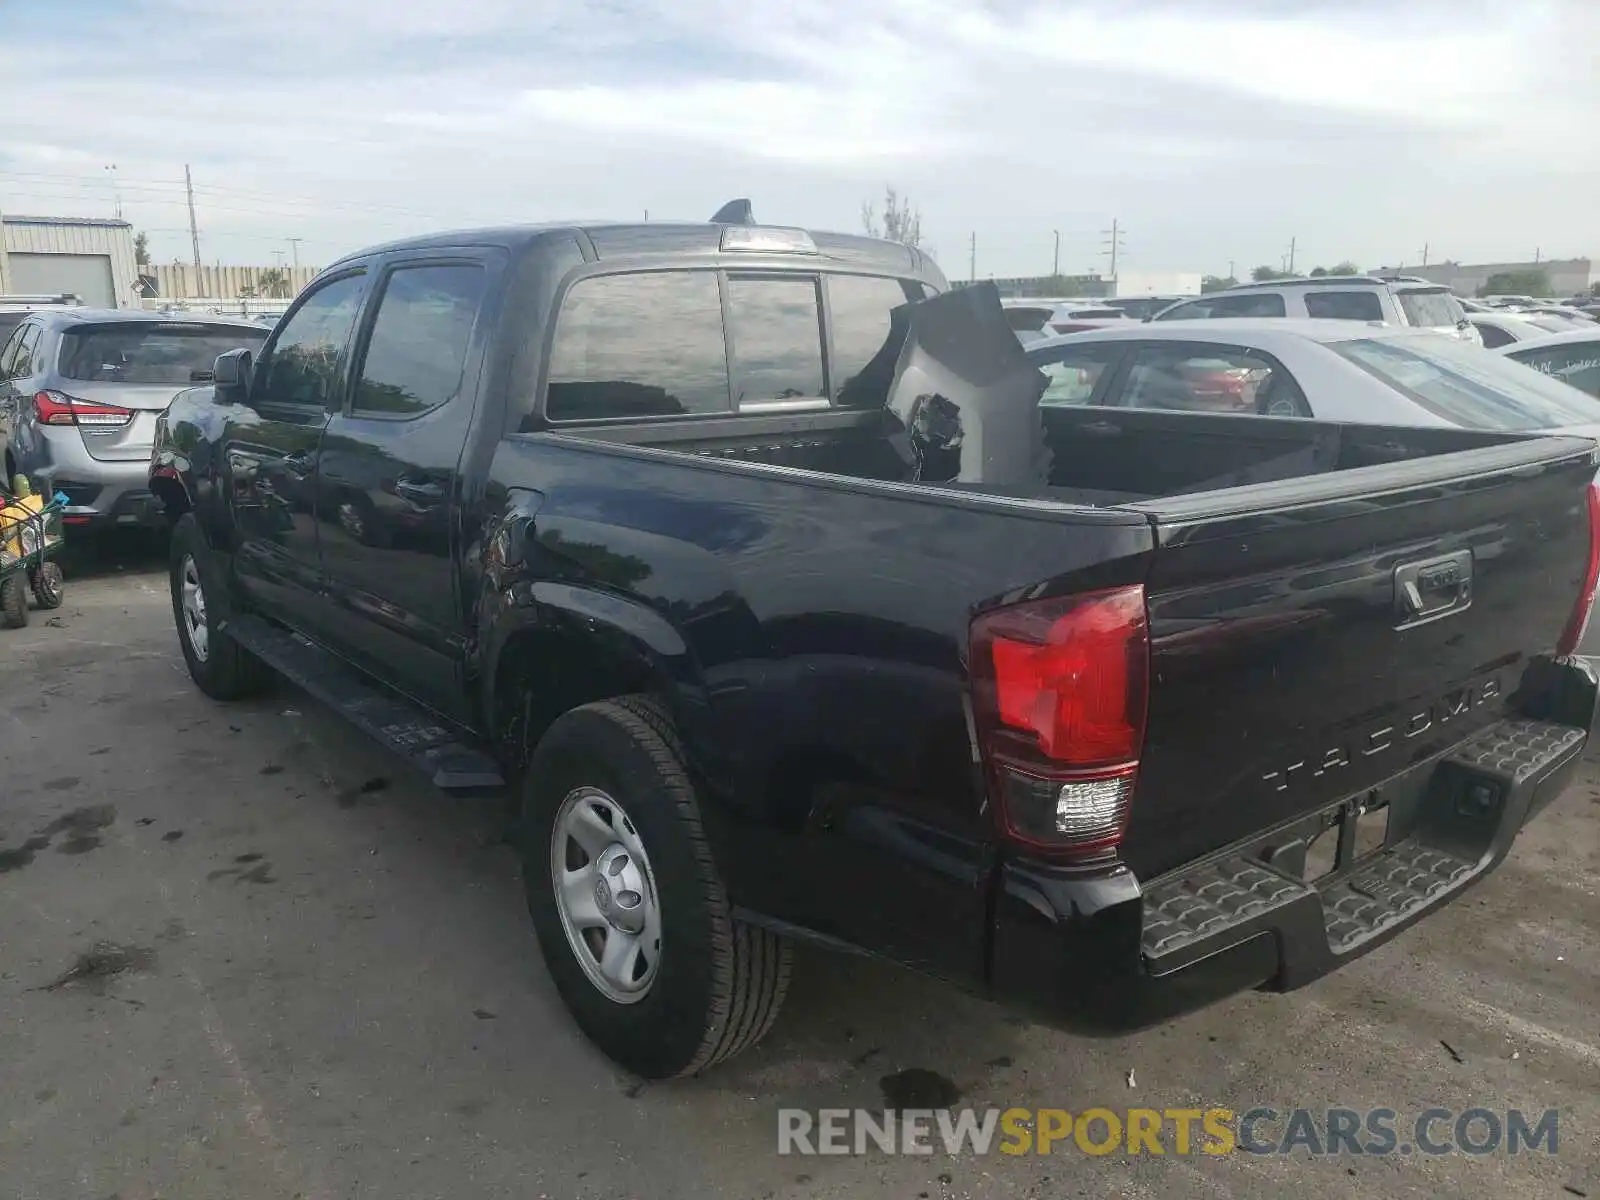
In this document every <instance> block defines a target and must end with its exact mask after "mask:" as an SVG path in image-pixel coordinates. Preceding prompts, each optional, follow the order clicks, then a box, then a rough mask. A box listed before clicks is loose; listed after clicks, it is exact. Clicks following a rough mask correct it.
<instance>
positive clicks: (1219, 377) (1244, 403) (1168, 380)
mask: <svg viewBox="0 0 1600 1200" xmlns="http://www.w3.org/2000/svg"><path fill="white" fill-rule="evenodd" d="M1274 398H1276V400H1277V401H1278V403H1277V404H1271V402H1272V401H1273V400H1274ZM1115 403H1120V404H1121V405H1123V406H1125V407H1128V408H1157V409H1165V410H1168V411H1173V412H1212V413H1236V414H1242V415H1248V416H1258V415H1262V414H1265V413H1267V412H1268V411H1269V406H1270V412H1271V415H1273V416H1289V417H1294V416H1309V415H1310V413H1309V411H1308V410H1306V409H1305V402H1304V399H1303V397H1301V396H1300V392H1299V388H1297V387H1296V386H1295V384H1294V380H1293V379H1291V378H1289V376H1288V373H1287V372H1284V371H1282V370H1280V369H1279V368H1277V367H1276V366H1275V365H1274V364H1273V362H1272V361H1271V360H1270V359H1268V358H1265V357H1263V356H1261V355H1258V354H1252V353H1250V352H1248V351H1245V350H1239V349H1234V348H1232V347H1228V346H1211V345H1207V346H1193V345H1191V346H1180V345H1167V346H1149V347H1146V348H1144V349H1141V350H1139V351H1138V352H1137V353H1136V354H1135V355H1134V359H1133V362H1132V364H1131V365H1130V366H1129V368H1128V377H1127V380H1126V382H1125V383H1124V384H1123V386H1122V394H1121V397H1120V398H1119V399H1118V400H1117V401H1115Z"/></svg>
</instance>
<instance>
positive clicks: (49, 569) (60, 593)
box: [29, 562, 67, 608]
mask: <svg viewBox="0 0 1600 1200" xmlns="http://www.w3.org/2000/svg"><path fill="white" fill-rule="evenodd" d="M29 582H30V583H31V584H32V585H33V598H34V599H35V600H37V601H38V602H39V607H40V608H60V607H61V603H62V601H64V600H65V599H66V598H67V588H66V583H65V581H64V580H63V577H62V575H61V567H60V565H59V564H57V563H53V562H47V563H44V564H42V565H41V566H40V567H39V569H38V570H36V571H35V572H34V573H33V578H32V579H31V580H29Z"/></svg>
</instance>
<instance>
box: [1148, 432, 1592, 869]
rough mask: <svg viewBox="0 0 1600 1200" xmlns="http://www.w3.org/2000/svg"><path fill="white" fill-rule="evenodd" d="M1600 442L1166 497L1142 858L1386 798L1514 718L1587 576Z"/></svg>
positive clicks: (1153, 511)
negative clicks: (1476, 736) (1513, 701)
mask: <svg viewBox="0 0 1600 1200" xmlns="http://www.w3.org/2000/svg"><path fill="white" fill-rule="evenodd" d="M1595 468H1596V452H1595V448H1594V444H1593V443H1591V442H1587V441H1583V440H1579V439H1574V438H1553V437H1552V438H1530V439H1527V440H1523V441H1519V442H1515V443H1509V444H1506V445H1501V446H1494V447H1489V448H1485V449H1479V450H1469V451H1464V452H1461V453H1456V454H1445V455H1438V456H1435V457H1431V458H1425V459H1414V460H1411V461H1408V462H1404V463H1397V464H1392V465H1385V466H1377V467H1364V468H1360V469H1356V470H1348V471H1336V472H1332V473H1329V474H1324V475H1319V476H1313V477H1308V478H1302V479H1295V480H1286V481H1283V482H1276V483H1270V484H1265V485H1260V486H1254V487H1246V488H1234V489H1228V490H1225V491H1215V492H1209V493H1200V494H1196V495H1191V496H1178V497H1172V498H1168V499H1161V500H1154V501H1151V502H1149V503H1146V504H1140V505H1133V506H1130V507H1132V508H1134V509H1135V510H1137V511H1142V512H1144V513H1146V514H1147V515H1148V517H1149V519H1150V520H1151V523H1152V525H1153V527H1154V529H1155V532H1156V539H1157V551H1156V554H1155V556H1154V561H1153V564H1152V567H1151V571H1150V575H1149V577H1148V579H1147V580H1146V595H1147V603H1148V612H1149V619H1150V639H1151V641H1150V655H1151V663H1150V693H1149V713H1148V722H1147V726H1146V735H1145V743H1144V750H1143V754H1142V756H1141V763H1140V773H1139V780H1138V785H1137V791H1136V792H1135V794H1134V797H1133V802H1132V808H1131V814H1130V817H1129V824H1128V828H1127V831H1126V834H1125V836H1124V839H1123V843H1122V850H1123V858H1124V861H1126V862H1127V863H1128V865H1129V866H1130V867H1132V868H1133V870H1134V872H1135V873H1136V874H1137V875H1138V876H1139V877H1140V878H1141V879H1146V880H1149V879H1152V878H1155V877H1156V876H1159V875H1161V874H1163V873H1165V872H1168V871H1171V870H1173V869H1174V868H1177V867H1179V866H1182V865H1183V864H1186V863H1189V862H1192V861H1193V860H1195V859H1197V858H1201V857H1204V856H1205V855H1207V854H1208V853H1209V852H1212V851H1215V850H1218V849H1221V848H1223V847H1226V846H1230V845H1233V844H1234V843H1237V842H1240V841H1242V840H1244V839H1246V838H1249V837H1251V836H1253V835H1256V834H1259V833H1261V832H1262V831H1265V830H1269V829H1272V828H1275V827H1277V826H1280V825H1286V824H1287V823H1290V822H1292V821H1295V820H1296V819H1297V818H1304V817H1307V816H1308V815H1309V814H1313V813H1316V812H1318V811H1321V810H1325V809H1330V808H1332V807H1336V806H1338V805H1340V803H1341V802H1342V801H1343V800H1344V799H1345V798H1348V797H1352V796H1359V795H1363V794H1369V795H1376V794H1377V793H1376V792H1374V791H1373V789H1378V788H1379V787H1380V785H1382V784H1383V783H1384V781H1385V780H1389V779H1392V778H1393V777H1395V776H1397V775H1399V774H1400V773H1402V772H1404V771H1405V770H1406V769H1407V767H1409V766H1412V765H1414V764H1418V763H1421V762H1423V761H1425V760H1427V759H1429V758H1431V757H1434V756H1436V755H1439V754H1441V753H1443V752H1444V751H1445V750H1447V749H1448V748H1450V747H1451V746H1454V745H1456V744H1457V743H1459V742H1461V741H1462V740H1463V739H1465V738H1467V737H1468V736H1469V735H1471V734H1472V733H1474V732H1475V731H1478V730H1481V729H1482V728H1483V727H1484V726H1486V725H1488V724H1490V723H1491V722H1494V721H1496V720H1498V719H1500V718H1501V717H1502V716H1504V715H1505V713H1506V711H1507V709H1506V702H1507V700H1508V698H1509V697H1510V695H1511V694H1512V693H1514V692H1515V691H1516V689H1517V687H1518V684H1519V681H1520V679H1521V676H1522V674H1523V671H1524V669H1525V667H1526V666H1527V664H1528V663H1529V661H1530V659H1531V658H1532V657H1533V656H1535V655H1539V654H1542V653H1549V652H1551V651H1552V650H1553V648H1554V647H1555V645H1556V642H1557V640H1558V638H1559V636H1560V634H1561V632H1562V629H1563V627H1564V626H1565V625H1566V623H1567V621H1568V619H1569V617H1570V616H1571V613H1572V611H1573V608H1574V605H1575V602H1576V601H1577V598H1578V595H1579V593H1580V591H1581V590H1582V587H1583V577H1584V574H1585V571H1586V568H1587V564H1588V547H1589V515H1588V496H1587V492H1588V487H1589V485H1590V483H1591V481H1592V480H1593V479H1594V477H1595Z"/></svg>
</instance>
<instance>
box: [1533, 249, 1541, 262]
mask: <svg viewBox="0 0 1600 1200" xmlns="http://www.w3.org/2000/svg"><path fill="white" fill-rule="evenodd" d="M1540 249H1541V247H1539V246H1535V247H1534V248H1533V261H1534V262H1538V261H1539V250H1540Z"/></svg>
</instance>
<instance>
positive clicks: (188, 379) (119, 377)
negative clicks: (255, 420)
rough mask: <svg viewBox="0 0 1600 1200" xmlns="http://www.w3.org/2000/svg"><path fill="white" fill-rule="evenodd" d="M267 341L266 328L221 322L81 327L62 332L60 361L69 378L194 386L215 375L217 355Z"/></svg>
mask: <svg viewBox="0 0 1600 1200" xmlns="http://www.w3.org/2000/svg"><path fill="white" fill-rule="evenodd" d="M266 340H267V330H265V329H248V328H239V329H233V328H228V327H222V326H216V325H184V324H177V323H174V324H167V323H165V322H162V323H159V324H157V323H153V322H152V323H145V322H139V323H134V322H131V321H130V322H128V323H127V324H123V325H115V324H112V325H79V326H76V327H74V328H71V329H68V330H67V331H66V332H65V333H63V334H62V335H61V356H60V358H59V360H58V361H59V363H60V370H61V374H62V375H63V376H64V377H65V378H67V379H82V380H86V381H94V382H97V383H154V384H162V385H164V386H170V387H188V386H189V385H190V384H194V383H204V382H206V381H207V380H209V379H210V378H211V370H212V367H213V365H214V364H215V363H216V361H217V355H219V354H226V353H227V352H228V351H229V350H238V349H240V348H241V347H242V348H246V349H249V350H252V351H253V350H255V349H257V348H258V347H259V346H260V345H261V343H262V342H264V341H266Z"/></svg>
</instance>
